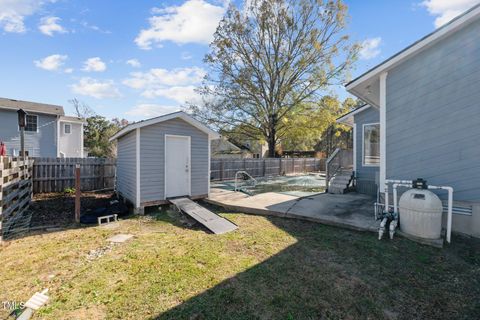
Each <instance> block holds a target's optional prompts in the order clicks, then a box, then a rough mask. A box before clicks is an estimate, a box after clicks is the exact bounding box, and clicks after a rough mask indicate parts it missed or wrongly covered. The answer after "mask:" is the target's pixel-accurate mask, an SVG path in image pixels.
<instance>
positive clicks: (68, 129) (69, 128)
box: [63, 123, 72, 134]
mask: <svg viewBox="0 0 480 320" xmlns="http://www.w3.org/2000/svg"><path fill="white" fill-rule="evenodd" d="M63 132H64V133H65V134H70V133H72V125H71V124H67V123H65V124H64V126H63Z"/></svg>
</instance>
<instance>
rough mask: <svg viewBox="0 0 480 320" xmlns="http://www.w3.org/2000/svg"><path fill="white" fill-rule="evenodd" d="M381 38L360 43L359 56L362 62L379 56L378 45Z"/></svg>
mask: <svg viewBox="0 0 480 320" xmlns="http://www.w3.org/2000/svg"><path fill="white" fill-rule="evenodd" d="M381 42H382V38H380V37H377V38H371V39H366V40H364V41H363V42H362V48H361V49H360V52H359V55H360V59H362V60H369V59H373V58H376V57H377V56H378V55H379V54H380V48H379V46H380V43H381Z"/></svg>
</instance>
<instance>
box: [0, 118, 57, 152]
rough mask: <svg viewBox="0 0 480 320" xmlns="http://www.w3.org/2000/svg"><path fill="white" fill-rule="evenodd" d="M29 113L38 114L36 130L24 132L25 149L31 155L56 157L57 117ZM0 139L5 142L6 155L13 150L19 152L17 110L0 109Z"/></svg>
mask: <svg viewBox="0 0 480 320" xmlns="http://www.w3.org/2000/svg"><path fill="white" fill-rule="evenodd" d="M29 114H33V115H37V116H38V132H25V150H26V151H28V154H29V155H30V156H32V157H56V156H57V139H56V135H57V132H56V130H57V123H56V120H57V117H56V116H55V115H46V114H36V113H33V112H29ZM0 141H3V142H4V143H5V145H6V148H7V154H8V155H12V154H13V150H15V152H16V154H17V155H18V154H19V152H20V132H19V130H18V116H17V112H16V111H14V110H2V109H0Z"/></svg>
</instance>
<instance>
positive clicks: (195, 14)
mask: <svg viewBox="0 0 480 320" xmlns="http://www.w3.org/2000/svg"><path fill="white" fill-rule="evenodd" d="M225 3H226V2H225ZM224 13H225V6H216V5H213V4H210V3H208V2H206V1H204V0H187V1H185V2H184V3H183V4H182V5H180V6H170V7H165V8H153V9H152V14H155V15H154V16H152V17H150V18H149V20H148V21H149V23H150V26H149V28H148V29H143V30H141V31H140V34H139V35H138V36H137V38H135V43H136V44H137V45H138V46H139V47H140V48H141V49H151V48H152V45H154V44H156V45H157V46H161V43H162V42H163V41H172V42H175V43H177V44H184V43H200V44H208V43H210V42H211V41H212V39H213V34H214V32H215V30H216V29H217V26H218V23H219V22H220V20H221V19H222V17H223V14H224Z"/></svg>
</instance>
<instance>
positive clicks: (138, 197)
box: [110, 111, 220, 213]
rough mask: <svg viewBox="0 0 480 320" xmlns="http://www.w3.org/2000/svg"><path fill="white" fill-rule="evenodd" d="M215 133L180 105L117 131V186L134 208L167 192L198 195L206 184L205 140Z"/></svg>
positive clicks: (168, 194)
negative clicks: (176, 110)
mask: <svg viewBox="0 0 480 320" xmlns="http://www.w3.org/2000/svg"><path fill="white" fill-rule="evenodd" d="M219 137H220V136H219V135H218V134H217V133H216V132H214V131H212V130H211V129H209V128H208V127H207V126H205V125H204V124H202V123H200V122H199V121H197V120H196V119H194V118H193V117H191V116H190V115H188V114H186V113H185V112H182V111H179V112H174V113H170V114H166V115H163V116H160V117H156V118H152V119H148V120H144V121H140V122H137V123H133V124H130V125H128V126H126V127H124V128H123V129H121V130H120V131H119V132H117V133H116V134H115V135H114V136H113V137H112V138H110V141H113V140H117V181H116V192H117V193H118V194H119V195H120V196H121V197H123V198H124V199H126V200H128V201H129V202H131V203H132V204H133V205H134V207H135V212H137V213H142V212H143V210H144V208H145V207H147V206H153V205H160V204H165V203H167V202H168V201H167V200H168V199H169V198H174V197H180V196H189V197H190V198H191V199H201V198H206V197H207V196H208V193H209V190H210V143H211V140H213V139H218V138H219Z"/></svg>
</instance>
